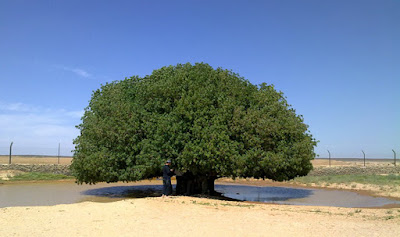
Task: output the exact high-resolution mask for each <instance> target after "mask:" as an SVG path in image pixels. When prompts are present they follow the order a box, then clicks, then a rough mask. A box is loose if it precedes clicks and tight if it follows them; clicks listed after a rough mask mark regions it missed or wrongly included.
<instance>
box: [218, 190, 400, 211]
mask: <svg viewBox="0 0 400 237" xmlns="http://www.w3.org/2000/svg"><path fill="white" fill-rule="evenodd" d="M215 190H216V191H218V192H221V193H223V195H224V196H225V197H229V198H233V199H238V200H244V201H255V202H266V203H277V204H287V205H307V206H334V207H380V206H384V205H389V204H400V201H396V200H391V199H388V198H381V197H372V196H367V195H360V194H358V193H355V192H350V191H338V190H326V189H306V188H286V187H256V186H245V185H216V187H215Z"/></svg>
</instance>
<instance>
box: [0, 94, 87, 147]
mask: <svg viewBox="0 0 400 237" xmlns="http://www.w3.org/2000/svg"><path fill="white" fill-rule="evenodd" d="M83 113H84V111H70V110H65V109H49V108H43V107H38V106H32V105H27V104H23V103H5V102H1V101H0V153H5V152H7V150H4V149H3V150H4V151H3V150H1V148H5V147H7V146H8V145H9V143H10V142H11V141H13V142H14V143H15V146H16V147H19V149H20V153H24V154H29V153H38V152H33V150H32V148H35V149H39V148H40V147H42V148H47V147H55V146H56V145H58V143H59V142H61V143H62V146H63V147H68V149H67V150H68V151H70V150H71V149H72V148H73V144H72V141H73V139H75V138H76V137H77V136H78V135H79V130H78V129H76V128H75V125H77V124H79V123H80V118H81V117H82V115H83ZM21 149H22V150H21ZM43 151H45V150H43ZM44 155H45V154H44ZM65 155H70V154H65Z"/></svg>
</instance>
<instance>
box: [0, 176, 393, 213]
mask: <svg viewBox="0 0 400 237" xmlns="http://www.w3.org/2000/svg"><path fill="white" fill-rule="evenodd" d="M159 183H160V181H156V182H148V185H139V184H136V185H135V183H125V184H124V183H114V184H106V183H101V184H96V185H77V184H75V183H72V182H65V183H63V182H62V183H28V184H3V185H0V208H1V207H11V206H49V205H57V204H70V203H77V202H84V201H92V202H113V201H118V200H123V199H127V198H143V197H158V196H161V191H162V185H161V184H159ZM215 189H216V191H218V192H220V193H223V195H224V196H225V197H228V198H232V199H237V200H243V201H255V202H264V203H277V204H287V205H311V206H335V207H380V206H384V205H390V204H391V205H393V204H395V205H396V204H397V205H400V201H397V200H392V199H388V198H380V197H372V196H367V195H361V194H358V193H355V192H350V191H337V190H325V189H309V188H287V187H257V186H245V185H216V186H215Z"/></svg>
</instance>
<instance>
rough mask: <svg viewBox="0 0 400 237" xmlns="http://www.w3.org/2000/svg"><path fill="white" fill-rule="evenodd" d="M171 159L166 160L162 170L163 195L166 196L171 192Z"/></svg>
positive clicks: (172, 173)
mask: <svg viewBox="0 0 400 237" xmlns="http://www.w3.org/2000/svg"><path fill="white" fill-rule="evenodd" d="M170 165H171V160H167V162H166V163H165V165H164V167H163V169H162V171H163V195H162V197H167V196H169V195H171V194H172V185H171V176H173V175H174V170H173V169H170V167H169V166H170Z"/></svg>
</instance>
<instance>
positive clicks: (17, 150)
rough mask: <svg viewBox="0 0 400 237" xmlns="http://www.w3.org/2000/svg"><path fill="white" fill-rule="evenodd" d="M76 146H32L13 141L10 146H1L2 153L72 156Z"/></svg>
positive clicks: (0, 151) (0, 152) (0, 153)
mask: <svg viewBox="0 0 400 237" xmlns="http://www.w3.org/2000/svg"><path fill="white" fill-rule="evenodd" d="M73 150H74V147H71V146H63V145H62V144H60V145H58V144H56V145H55V146H54V147H41V146H38V147H31V146H21V145H19V144H15V143H13V144H12V145H11V144H10V145H8V146H0V155H10V151H11V155H16V156H72V155H73Z"/></svg>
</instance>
